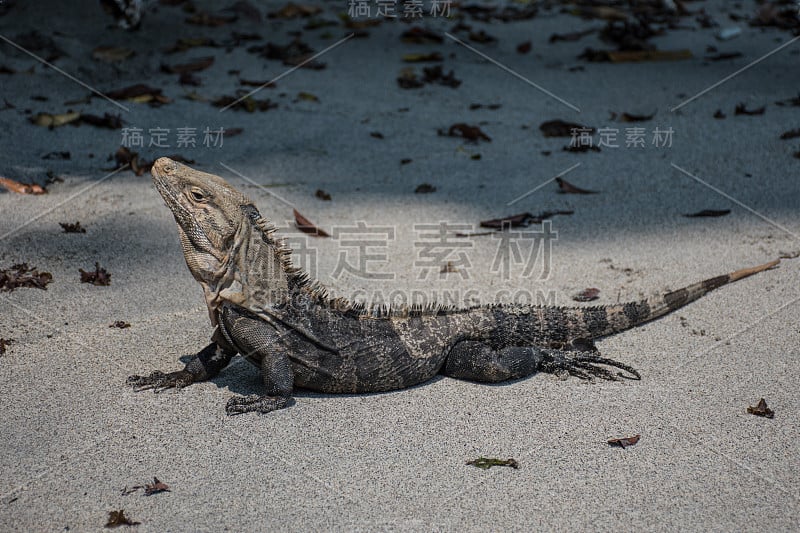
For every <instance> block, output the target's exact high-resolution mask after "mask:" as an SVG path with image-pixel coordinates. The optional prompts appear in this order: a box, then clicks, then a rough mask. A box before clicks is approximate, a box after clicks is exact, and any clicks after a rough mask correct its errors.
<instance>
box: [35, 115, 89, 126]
mask: <svg viewBox="0 0 800 533" xmlns="http://www.w3.org/2000/svg"><path fill="white" fill-rule="evenodd" d="M79 118H81V114H80V113H78V112H77V111H69V112H67V113H61V114H58V115H51V114H50V113H39V114H37V115H36V116H35V117H33V118H31V119H30V121H31V122H33V123H34V124H36V125H37V126H42V127H46V128H57V127H59V126H63V125H64V124H69V123H70V122H75V121H76V120H78V119H79Z"/></svg>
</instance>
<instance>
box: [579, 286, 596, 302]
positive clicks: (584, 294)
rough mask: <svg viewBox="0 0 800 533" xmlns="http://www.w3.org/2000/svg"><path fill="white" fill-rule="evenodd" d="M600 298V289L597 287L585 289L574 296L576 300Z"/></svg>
mask: <svg viewBox="0 0 800 533" xmlns="http://www.w3.org/2000/svg"><path fill="white" fill-rule="evenodd" d="M598 298H600V289H595V288H594V287H591V288H588V289H583V290H582V291H581V292H579V293H577V294H575V295H574V296H573V297H572V299H573V300H575V301H576V302H591V301H593V300H597V299H598Z"/></svg>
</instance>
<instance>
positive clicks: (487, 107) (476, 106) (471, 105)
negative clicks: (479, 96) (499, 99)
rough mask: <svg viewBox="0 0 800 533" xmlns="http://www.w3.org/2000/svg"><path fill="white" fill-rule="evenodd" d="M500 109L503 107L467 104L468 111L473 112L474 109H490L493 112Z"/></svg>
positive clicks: (500, 105) (498, 105)
mask: <svg viewBox="0 0 800 533" xmlns="http://www.w3.org/2000/svg"><path fill="white" fill-rule="evenodd" d="M501 107H503V105H502V104H469V110H470V111H475V110H476V109H483V108H486V109H491V110H492V111H494V110H495V109H500V108H501Z"/></svg>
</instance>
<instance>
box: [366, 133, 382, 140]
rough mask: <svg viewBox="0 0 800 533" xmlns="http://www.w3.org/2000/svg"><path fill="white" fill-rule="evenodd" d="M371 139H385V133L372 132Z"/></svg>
mask: <svg viewBox="0 0 800 533" xmlns="http://www.w3.org/2000/svg"><path fill="white" fill-rule="evenodd" d="M369 136H370V137H375V138H376V139H383V133H381V132H379V131H372V132H370V134H369Z"/></svg>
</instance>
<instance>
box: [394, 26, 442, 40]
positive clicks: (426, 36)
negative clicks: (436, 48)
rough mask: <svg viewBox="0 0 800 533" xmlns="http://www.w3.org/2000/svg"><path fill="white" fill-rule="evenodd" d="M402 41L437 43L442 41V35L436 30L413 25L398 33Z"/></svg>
mask: <svg viewBox="0 0 800 533" xmlns="http://www.w3.org/2000/svg"><path fill="white" fill-rule="evenodd" d="M400 39H401V40H402V41H403V42H404V43H412V44H439V43H442V42H444V37H442V36H441V35H439V34H438V33H436V32H433V31H431V30H427V29H425V28H420V27H418V26H414V27H412V28H409V29H408V30H406V31H404V32H403V33H402V34H401V35H400Z"/></svg>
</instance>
